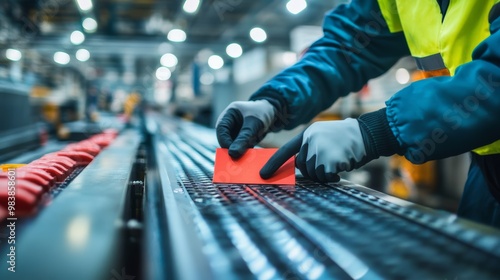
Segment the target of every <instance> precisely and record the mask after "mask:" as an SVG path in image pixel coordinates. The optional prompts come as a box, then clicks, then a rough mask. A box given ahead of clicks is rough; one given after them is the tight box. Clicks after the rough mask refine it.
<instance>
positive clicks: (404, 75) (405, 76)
mask: <svg viewBox="0 0 500 280" xmlns="http://www.w3.org/2000/svg"><path fill="white" fill-rule="evenodd" d="M410 78H411V77H410V72H408V70H406V69H405V68H399V69H398V70H396V81H397V82H398V83H400V84H402V85H404V84H407V83H408V82H409V81H410Z"/></svg>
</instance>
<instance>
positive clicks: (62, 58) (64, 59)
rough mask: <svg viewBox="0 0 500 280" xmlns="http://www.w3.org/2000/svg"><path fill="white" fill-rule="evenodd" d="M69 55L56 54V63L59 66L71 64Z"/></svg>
mask: <svg viewBox="0 0 500 280" xmlns="http://www.w3.org/2000/svg"><path fill="white" fill-rule="evenodd" d="M70 60H71V58H70V57H69V54H67V53H65V52H56V53H55V54H54V61H55V62H56V63H58V64H62V65H66V64H68V63H69V62H70Z"/></svg>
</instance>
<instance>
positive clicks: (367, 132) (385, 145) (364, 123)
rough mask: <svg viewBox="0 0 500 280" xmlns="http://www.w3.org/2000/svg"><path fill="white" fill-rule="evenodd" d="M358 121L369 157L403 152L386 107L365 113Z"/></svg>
mask: <svg viewBox="0 0 500 280" xmlns="http://www.w3.org/2000/svg"><path fill="white" fill-rule="evenodd" d="M358 121H359V127H360V129H361V134H362V135H363V141H364V144H365V148H366V152H367V156H368V157H370V158H378V157H380V156H391V155H394V154H400V155H401V154H403V150H402V148H401V147H400V145H399V143H398V140H397V139H396V137H395V136H394V133H393V132H392V130H391V127H390V126H389V122H388V121H387V114H386V108H383V109H380V110H378V111H375V112H371V113H366V114H363V115H361V116H360V117H359V118H358Z"/></svg>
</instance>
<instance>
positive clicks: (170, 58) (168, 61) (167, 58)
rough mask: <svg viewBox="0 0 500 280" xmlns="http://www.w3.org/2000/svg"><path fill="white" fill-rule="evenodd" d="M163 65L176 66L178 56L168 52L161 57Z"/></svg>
mask: <svg viewBox="0 0 500 280" xmlns="http://www.w3.org/2000/svg"><path fill="white" fill-rule="evenodd" d="M160 63H161V65H163V66H165V67H175V66H176V65H177V63H178V60H177V57H176V56H175V55H173V54H171V53H166V54H164V55H162V56H161V58H160Z"/></svg>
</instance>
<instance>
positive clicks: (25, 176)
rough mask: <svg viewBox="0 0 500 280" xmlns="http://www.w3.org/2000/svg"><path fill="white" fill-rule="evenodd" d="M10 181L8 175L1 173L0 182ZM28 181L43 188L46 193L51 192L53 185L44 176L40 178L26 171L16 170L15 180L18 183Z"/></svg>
mask: <svg viewBox="0 0 500 280" xmlns="http://www.w3.org/2000/svg"><path fill="white" fill-rule="evenodd" d="M4 179H5V180H8V176H7V173H5V172H2V173H0V180H4ZM21 179H22V180H26V181H29V182H32V183H34V184H36V185H37V186H40V187H42V188H43V189H44V190H45V191H47V190H49V189H50V187H51V184H50V182H49V180H47V179H45V178H44V177H43V176H40V175H38V174H35V173H31V172H27V171H26V170H16V175H15V180H16V182H17V181H19V180H21Z"/></svg>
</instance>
